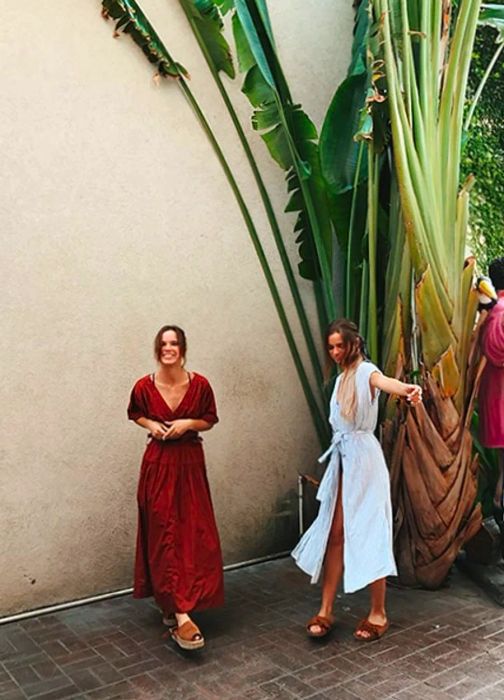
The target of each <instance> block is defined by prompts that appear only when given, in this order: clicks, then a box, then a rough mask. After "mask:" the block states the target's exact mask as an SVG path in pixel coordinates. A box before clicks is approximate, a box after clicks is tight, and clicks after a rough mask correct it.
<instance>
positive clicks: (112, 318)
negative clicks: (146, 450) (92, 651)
mask: <svg viewBox="0 0 504 700" xmlns="http://www.w3.org/2000/svg"><path fill="white" fill-rule="evenodd" d="M270 6H271V15H272V21H273V25H274V30H275V32H276V36H277V41H278V46H279V51H280V53H281V56H282V59H283V61H284V64H285V67H286V72H287V76H288V78H289V80H290V82H291V88H292V92H293V94H294V96H295V98H296V100H299V101H300V102H302V103H303V105H304V106H305V108H306V110H307V111H308V112H309V113H310V114H311V116H312V118H313V119H314V120H315V121H316V122H317V124H318V125H320V123H321V121H322V118H323V115H324V113H325V110H326V108H327V105H328V103H329V100H330V98H331V95H332V92H333V90H334V89H335V86H336V85H337V84H338V83H339V81H340V80H341V78H342V76H343V75H344V72H345V69H346V65H347V63H348V57H349V47H350V41H351V28H352V10H351V2H350V1H349V0H338V1H335V0H310V1H307V0H274V2H270ZM142 7H143V8H144V10H145V12H146V13H147V15H148V16H149V17H150V19H151V20H152V21H153V23H154V24H155V26H156V27H157V28H158V30H159V32H160V34H161V35H162V37H163V39H164V40H165V42H166V43H167V45H168V46H169V48H170V49H171V51H172V52H173V55H174V56H175V57H176V58H177V59H178V60H180V61H181V62H182V63H183V64H185V65H186V67H187V68H188V69H189V70H190V72H191V75H192V81H191V84H192V88H193V90H194V92H195V94H196V95H197V97H198V99H199V100H200V102H201V104H202V105H203V107H204V109H205V111H206V113H207V115H208V117H209V118H210V119H211V120H212V123H213V124H214V126H215V129H216V132H217V135H218V136H219V138H220V139H222V141H223V142H224V143H225V148H226V153H227V155H228V157H229V160H230V162H231V165H232V167H233V169H234V170H235V172H236V173H237V174H238V176H239V181H240V184H241V185H243V187H244V188H245V191H246V193H247V196H248V201H249V203H250V206H251V209H252V211H253V212H254V216H255V217H256V220H257V222H258V225H259V227H260V230H261V233H262V235H263V239H264V242H265V246H266V248H267V250H268V251H270V254H271V256H272V258H273V259H274V268H275V270H277V271H278V272H279V275H280V276H281V273H280V266H279V264H278V261H277V259H276V256H275V254H274V250H273V246H272V243H271V241H270V237H269V234H268V229H267V226H266V225H265V217H264V215H263V213H262V210H261V206H260V203H259V200H258V196H257V194H256V191H255V188H254V186H253V184H252V180H251V177H250V175H249V172H248V169H247V165H246V163H245V162H244V159H243V156H242V152H241V150H240V147H239V145H238V143H237V141H236V139H235V138H234V136H233V133H232V131H231V128H230V124H229V122H228V120H227V118H226V116H225V113H224V110H223V108H222V106H221V103H220V99H219V97H218V95H217V93H216V91H215V89H214V87H213V84H212V82H211V80H210V78H209V75H208V73H207V69H206V66H205V65H204V63H203V60H202V58H201V57H200V54H199V51H198V48H197V46H196V45H195V42H194V40H193V38H192V35H191V33H190V30H189V29H188V26H187V25H186V22H185V18H184V16H183V14H182V11H181V10H180V9H179V6H178V3H176V2H174V1H172V2H166V0H143V2H142ZM2 24H3V32H2V38H1V39H0V63H1V65H2V74H3V75H2V99H1V100H0V145H1V154H2V158H1V165H0V178H1V182H0V185H1V187H0V192H1V194H0V214H1V242H2V255H1V256H0V286H1V299H2V303H1V305H0V318H1V333H0V343H1V357H2V382H1V385H0V396H1V406H2V411H1V418H0V454H1V470H0V531H1V533H2V537H1V538H0V562H1V575H0V615H5V614H9V613H12V612H15V611H20V610H27V609H31V608H34V607H38V606H42V605H47V604H50V603H53V602H58V601H64V600H71V599H76V598H80V597H83V596H87V595H91V594H96V593H99V592H103V591H108V590H114V589H117V588H122V587H126V586H129V585H130V582H131V566H132V556H133V548H134V536H135V525H136V504H135V489H136V480H137V475H138V467H139V463H140V458H141V454H142V450H143V444H144V440H145V433H144V432H143V431H142V430H141V429H140V428H138V427H136V426H135V425H133V424H129V423H128V422H127V421H126V415H125V410H126V404H127V400H128V395H129V391H130V388H131V386H132V384H133V382H134V381H135V379H136V378H137V377H139V376H141V375H143V374H145V373H147V372H149V371H151V370H152V369H154V362H153V359H152V354H151V345H152V339H153V336H154V334H155V332H156V331H157V329H158V327H159V326H161V325H162V324H164V323H166V322H176V323H179V324H180V325H182V326H183V327H184V328H185V329H186V332H187V335H188V340H189V363H188V364H189V366H190V367H191V368H193V369H195V370H197V371H199V372H201V373H203V374H205V375H206V376H207V377H209V379H210V381H211V382H212V384H213V386H214V389H215V392H216V396H217V400H218V405H219V409H220V416H221V423H220V424H219V425H218V427H217V428H216V429H215V430H213V431H212V432H211V433H209V434H208V435H207V436H205V442H206V453H207V462H208V469H209V478H210V482H211V487H212V492H213V498H214V503H215V508H216V513H217V518H218V522H219V526H220V531H221V536H222V542H223V548H224V554H225V560H226V562H227V563H230V562H235V561H240V560H245V559H248V558H251V557H255V556H259V555H262V554H265V553H268V552H274V551H279V550H283V549H285V548H286V547H288V546H290V545H291V544H292V542H293V537H295V503H294V501H293V499H292V495H293V491H294V489H295V485H296V474H297V471H298V470H300V469H309V468H311V467H312V465H313V463H314V458H315V457H316V456H317V450H318V447H317V441H316V439H315V435H314V431H313V428H312V425H311V422H310V417H309V414H308V411H307V409H306V405H305V402H304V399H303V395H302V392H301V389H300V387H299V383H298V381H297V378H296V374H295V370H294V367H293V364H292V361H291V358H290V355H289V352H288V348H287V345H286V343H285V341H284V337H283V334H282V331H281V328H280V324H279V322H278V320H277V316H276V313H275V310H274V307H273V304H272V302H271V299H270V296H269V292H268V290H267V287H266V284H265V282H264V279H263V276H262V273H261V270H260V267H259V264H258V262H257V260H256V257H255V253H254V251H253V248H252V246H251V244H250V242H249V240H248V235H247V232H246V229H245V226H244V224H243V221H242V219H241V216H240V213H239V211H238V209H237V207H236V205H235V203H234V201H233V200H232V199H231V194H230V190H229V188H228V185H227V183H226V180H225V178H224V176H223V173H222V171H221V169H220V166H219V165H218V162H217V160H216V159H215V157H214V155H213V152H212V150H211V148H210V146H209V144H208V142H207V140H206V138H205V136H204V135H203V133H202V132H201V130H200V127H199V126H198V124H197V122H196V121H195V119H194V118H193V115H192V113H191V111H190V109H189V107H188V106H187V104H186V103H185V101H184V99H183V96H182V94H181V93H180V91H179V90H178V88H177V85H176V84H175V83H173V82H163V83H162V84H161V85H160V86H156V84H155V83H154V82H153V81H152V74H153V69H152V67H151V66H149V65H148V64H147V61H146V60H145V58H144V56H143V55H142V54H141V52H140V51H139V50H138V49H137V48H136V47H135V46H134V45H133V43H132V42H131V41H130V40H129V38H127V37H123V38H121V39H119V40H113V39H112V36H111V35H112V30H113V26H112V24H111V23H110V22H109V23H105V22H104V21H103V20H102V19H101V18H100V3H99V2H98V0H74V1H73V2H72V3H64V4H63V5H62V4H61V3H55V2H54V1H53V0H39V1H38V2H37V3H34V2H32V3H24V4H23V3H21V4H20V3H8V4H7V5H6V6H5V7H4V8H3V23H2ZM230 89H231V92H232V94H233V99H234V100H235V102H236V104H237V106H239V110H240V114H241V115H242V117H243V120H244V123H247V119H248V116H249V107H248V105H247V103H246V101H245V100H244V98H243V97H242V96H241V95H240V93H239V82H237V84H236V86H230ZM252 140H253V142H254V149H255V152H256V153H257V155H258V159H259V161H260V163H261V165H262V166H263V171H264V172H265V176H266V180H267V182H268V185H270V186H271V189H272V196H273V200H274V202H275V205H276V207H277V210H278V212H281V211H282V208H283V206H284V204H285V201H286V194H285V191H284V182H283V174H282V173H281V171H280V170H279V169H278V168H277V167H276V166H275V165H274V164H272V163H271V161H270V159H269V156H268V155H267V153H266V152H265V149H264V148H263V145H262V143H261V142H260V141H259V139H258V137H256V136H254V137H252ZM292 221H293V220H292V217H287V216H283V217H282V222H283V223H282V225H283V227H284V230H285V232H286V234H287V235H289V232H290V230H291V227H292ZM292 253H293V259H294V258H295V251H294V249H293V251H292ZM281 288H282V290H284V291H285V284H284V283H283V282H282V284H281ZM304 293H305V295H306V297H307V300H308V305H309V308H310V309H311V310H312V311H313V307H312V304H311V300H310V294H309V288H308V287H304Z"/></svg>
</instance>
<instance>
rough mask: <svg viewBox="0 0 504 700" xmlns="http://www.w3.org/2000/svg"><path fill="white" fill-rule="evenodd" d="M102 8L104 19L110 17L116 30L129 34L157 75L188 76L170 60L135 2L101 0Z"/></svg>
mask: <svg viewBox="0 0 504 700" xmlns="http://www.w3.org/2000/svg"><path fill="white" fill-rule="evenodd" d="M102 8H103V9H102V15H103V16H104V17H105V18H106V19H108V18H109V17H112V18H113V19H115V20H117V23H116V31H119V29H120V30H121V31H122V32H124V33H125V34H129V35H130V36H131V38H132V39H133V41H134V42H135V44H137V46H139V47H140V48H141V49H142V51H143V52H144V54H145V55H146V56H147V58H148V60H149V61H150V63H152V64H154V65H155V66H156V68H157V71H158V73H159V75H162V76H170V77H172V78H179V77H180V76H183V77H184V78H188V77H189V74H188V72H187V70H186V69H185V68H184V66H182V65H181V64H180V63H177V62H176V61H173V60H172V58H171V56H170V54H169V53H168V51H167V50H166V47H165V46H164V44H163V42H162V41H161V39H160V38H159V37H158V35H157V34H156V32H155V30H154V27H153V26H152V25H151V23H150V22H149V20H148V19H147V17H146V16H145V15H144V13H143V12H142V10H141V9H140V7H139V6H138V5H137V4H136V3H133V2H130V0H103V2H102Z"/></svg>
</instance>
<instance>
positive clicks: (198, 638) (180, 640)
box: [170, 613, 205, 651]
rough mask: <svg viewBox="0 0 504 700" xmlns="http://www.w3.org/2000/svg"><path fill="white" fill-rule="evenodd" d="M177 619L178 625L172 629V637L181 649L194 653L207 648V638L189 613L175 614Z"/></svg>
mask: <svg viewBox="0 0 504 700" xmlns="http://www.w3.org/2000/svg"><path fill="white" fill-rule="evenodd" d="M175 618H176V622H177V624H176V626H175V627H173V628H171V629H170V635H171V638H172V639H173V641H174V642H175V643H176V644H178V646H179V647H180V648H181V649H185V650H186V651H193V650H194V649H201V648H202V647H204V646H205V638H204V637H203V635H202V634H201V631H200V629H199V627H198V626H197V625H195V624H194V622H193V621H192V620H191V618H190V617H189V615H187V613H175Z"/></svg>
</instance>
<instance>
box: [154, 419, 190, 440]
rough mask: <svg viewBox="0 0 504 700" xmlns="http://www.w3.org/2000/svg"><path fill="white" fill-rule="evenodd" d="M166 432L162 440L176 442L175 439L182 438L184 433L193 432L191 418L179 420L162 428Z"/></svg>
mask: <svg viewBox="0 0 504 700" xmlns="http://www.w3.org/2000/svg"><path fill="white" fill-rule="evenodd" d="M164 427H165V428H166V430H167V432H166V433H165V435H164V437H163V438H161V439H162V440H177V438H179V437H182V435H183V434H184V433H187V431H188V430H194V428H193V421H192V420H191V418H179V419H178V420H174V421H171V422H170V423H169V424H168V425H167V426H166V425H165V426H164Z"/></svg>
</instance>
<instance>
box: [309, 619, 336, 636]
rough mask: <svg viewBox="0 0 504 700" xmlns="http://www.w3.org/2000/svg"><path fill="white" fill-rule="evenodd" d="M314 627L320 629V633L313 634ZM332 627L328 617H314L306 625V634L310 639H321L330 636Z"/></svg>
mask: <svg viewBox="0 0 504 700" xmlns="http://www.w3.org/2000/svg"><path fill="white" fill-rule="evenodd" d="M312 627H320V631H319V632H312V629H311V628H312ZM332 627H333V623H332V622H331V620H329V619H328V618H327V617H323V616H322V615H314V616H313V617H312V618H310V619H309V620H308V622H307V623H306V632H307V634H308V636H309V637H313V638H314V639H320V637H325V636H326V634H329V632H330V631H331V630H332Z"/></svg>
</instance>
